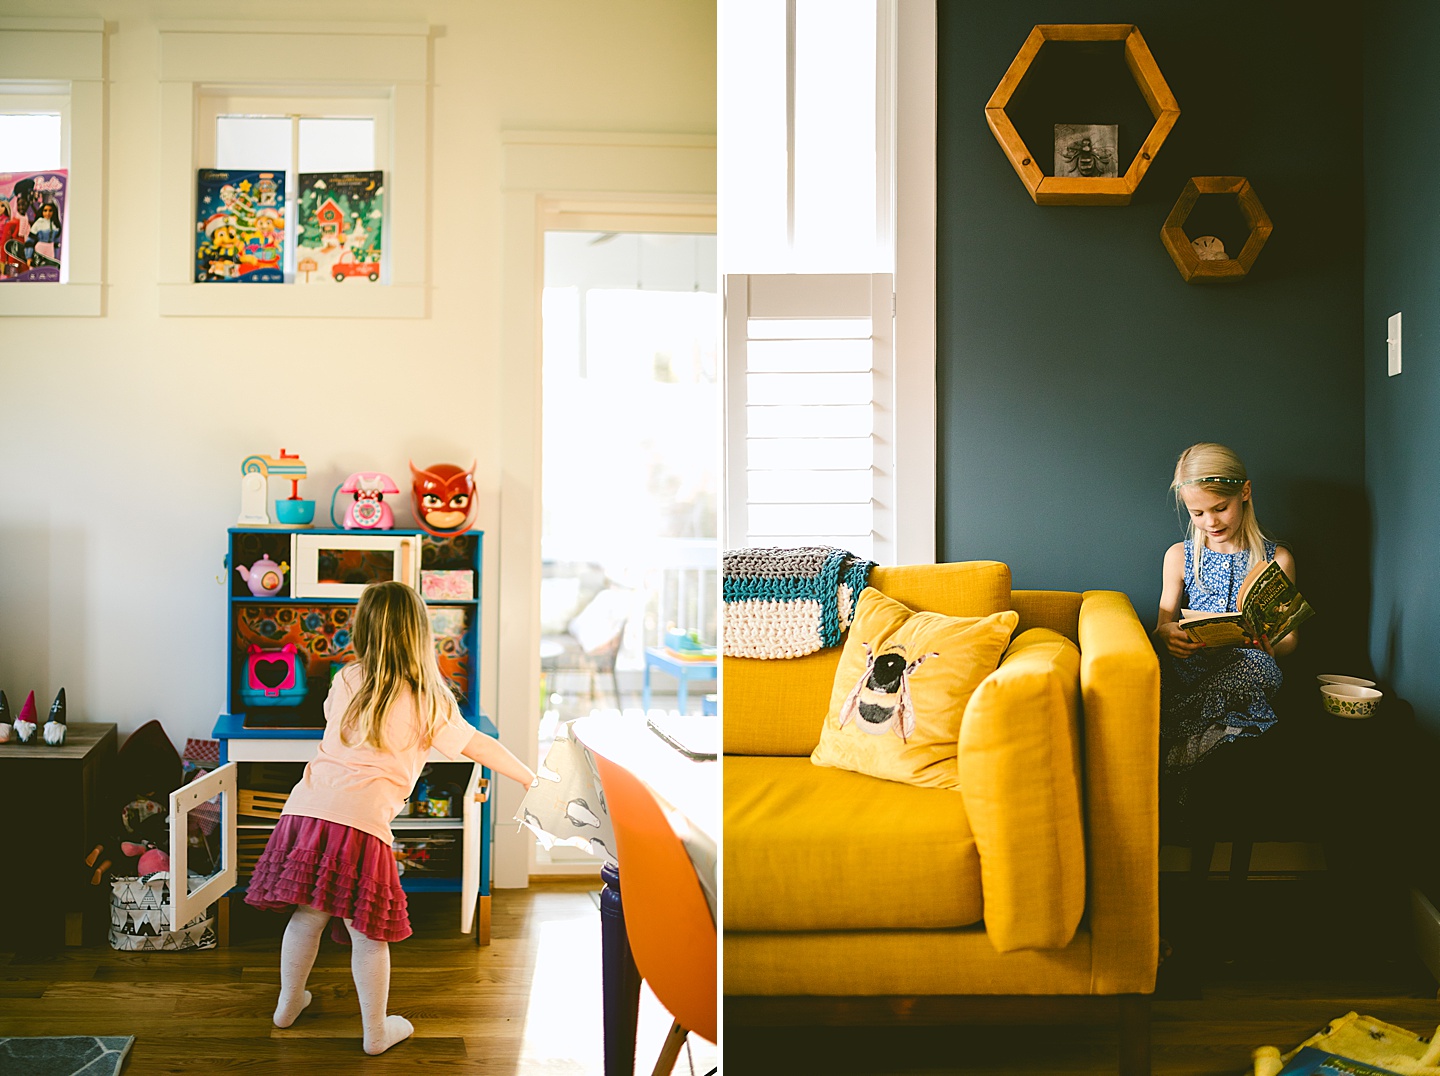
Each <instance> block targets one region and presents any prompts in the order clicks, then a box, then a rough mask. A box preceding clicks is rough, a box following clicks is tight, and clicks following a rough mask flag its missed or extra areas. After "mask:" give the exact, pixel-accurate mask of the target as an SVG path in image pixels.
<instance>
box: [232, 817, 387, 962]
mask: <svg viewBox="0 0 1440 1076" xmlns="http://www.w3.org/2000/svg"><path fill="white" fill-rule="evenodd" d="M245 903H246V904H253V905H254V906H255V907H257V908H264V909H266V910H268V911H272V912H283V911H285V910H286V909H288V908H291V907H293V906H294V905H296V904H308V905H310V906H311V907H314V908H319V909H320V910H321V911H323V912H329V913H330V914H331V915H333V916H336V917H338V918H340V919H349V920H350V921H351V922H352V923H354V925H355V929H356V930H358V931H360V933H361V934H364V935H365V936H366V937H367V938H373V939H375V940H376V941H384V942H395V941H401V940H402V939H404V938H408V937H409V936H410V934H411V931H410V915H409V912H408V911H407V910H406V906H405V891H404V890H403V889H401V888H400V872H399V871H398V870H396V868H395V853H394V852H392V851H391V850H390V848H389V846H388V845H386V843H385V842H384V841H382V840H381V839H380V838H379V837H377V836H375V835H374V834H373V833H362V832H361V831H360V830H358V829H352V828H351V827H350V826H342V825H340V823H338V822H327V821H325V820H324V819H321V818H308V817H306V816H304V815H293V814H287V815H281V817H280V821H279V823H278V824H277V825H276V826H275V832H274V833H272V834H271V835H270V840H269V841H268V842H267V843H266V845H265V851H264V852H262V853H261V854H260V859H259V861H258V862H257V863H256V864H255V872H254V874H253V875H252V876H251V878H250V885H249V888H248V889H247V890H246V893H245ZM330 926H331V930H330V935H331V937H333V938H334V939H335V940H336V941H339V942H344V943H348V942H349V940H350V939H349V937H348V935H347V934H346V931H345V928H344V926H343V925H341V924H338V923H333V922H332V923H331V925H330Z"/></svg>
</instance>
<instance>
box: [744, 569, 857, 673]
mask: <svg viewBox="0 0 1440 1076" xmlns="http://www.w3.org/2000/svg"><path fill="white" fill-rule="evenodd" d="M873 567H875V562H874V561H870V560H862V559H860V558H859V557H857V556H855V555H854V554H853V553H848V552H846V551H845V550H843V549H836V548H834V547H833V546H807V547H802V548H798V549H768V548H767V549H732V550H730V551H729V552H727V553H726V554H725V561H724V572H723V575H724V583H723V587H722V593H723V597H724V600H725V615H724V625H723V627H724V639H725V654H726V655H727V656H729V657H736V658H798V657H802V656H804V655H805V654H813V653H814V652H815V651H817V650H820V649H821V648H823V647H827V646H838V645H839V644H840V639H841V637H842V636H843V635H844V634H845V629H846V628H848V627H849V626H850V620H851V618H852V617H853V616H854V613H855V602H856V599H858V598H859V596H860V591H862V590H864V589H865V583H866V580H867V579H868V578H869V576H870V569H871V568H873Z"/></svg>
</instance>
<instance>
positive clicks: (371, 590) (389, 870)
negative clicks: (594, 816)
mask: <svg viewBox="0 0 1440 1076" xmlns="http://www.w3.org/2000/svg"><path fill="white" fill-rule="evenodd" d="M353 638H354V640H355V656H356V658H357V660H356V661H355V662H353V663H351V664H350V665H348V666H346V667H345V668H344V669H343V670H342V671H341V672H340V674H339V675H338V676H336V677H335V681H334V683H333V684H332V685H331V688H330V695H329V697H328V698H327V699H326V700H325V735H324V737H323V738H322V739H321V741H320V750H319V753H318V754H316V756H315V758H314V760H313V761H311V762H310V763H309V764H308V765H307V766H306V767H305V775H304V776H303V777H302V778H301V779H300V783H299V784H297V785H296V786H295V788H294V790H293V791H292V792H291V793H290V798H289V799H288V800H287V801H286V803H285V811H284V814H283V815H282V816H281V818H280V821H279V823H278V824H277V825H276V826H275V831H274V833H272V834H271V835H270V840H269V842H268V843H267V844H266V846H265V851H264V853H263V854H262V855H261V856H260V860H259V862H258V863H256V865H255V873H254V875H253V877H252V878H251V880H250V885H249V889H248V891H247V892H246V894H245V902H246V903H247V904H253V905H255V906H256V907H259V908H268V909H270V910H272V911H283V910H284V909H286V908H290V907H292V906H293V907H294V909H295V910H294V912H293V913H292V915H291V916H290V922H289V924H288V925H287V926H286V927H285V940H284V941H283V942H282V943H281V947H280V1001H279V1003H278V1004H277V1005H276V1007H275V1026H276V1027H289V1026H290V1025H291V1024H292V1023H294V1022H295V1018H296V1017H297V1016H299V1015H300V1012H301V1010H303V1009H304V1008H305V1006H307V1005H309V1004H310V991H308V990H306V989H305V982H306V980H307V979H308V978H309V976H310V968H311V967H312V966H313V965H314V963H315V954H316V953H317V952H318V951H319V948H320V935H321V934H322V933H323V931H324V929H325V924H326V923H327V922H329V920H330V918H331V917H332V916H338V917H339V918H341V919H343V920H344V921H345V927H346V929H347V930H348V931H349V935H350V942H351V945H352V946H353V950H352V953H351V961H350V967H351V971H352V972H353V974H354V976H355V992H356V994H357V995H359V998H360V1017H361V1020H362V1021H363V1023H364V1028H365V1038H364V1045H365V1052H366V1053H367V1054H380V1053H384V1052H385V1051H386V1050H388V1049H389V1048H390V1047H392V1046H394V1045H395V1044H396V1043H397V1042H400V1041H402V1040H404V1039H406V1038H408V1037H409V1036H410V1034H411V1033H412V1032H413V1031H414V1030H415V1028H414V1026H413V1025H412V1024H411V1023H410V1021H409V1020H406V1019H405V1018H404V1017H403V1016H394V1015H391V1016H387V1015H386V1013H385V1007H386V1002H387V1000H388V997H389V993H390V946H389V943H390V942H392V941H400V940H401V939H403V938H407V937H409V936H410V918H409V915H408V914H407V912H406V908H405V891H404V890H403V889H401V888H400V876H399V872H398V871H397V870H396V868H395V855H394V853H393V852H392V851H391V848H390V846H391V842H392V841H393V839H394V838H393V836H392V834H391V832H390V822H391V820H392V819H393V818H394V817H395V816H396V815H397V814H399V813H400V808H401V806H402V805H403V804H404V802H405V798H406V797H407V796H408V795H410V791H411V789H412V788H414V786H415V781H416V779H417V778H418V777H419V776H420V770H421V768H422V767H423V766H424V765H425V758H426V756H427V755H428V754H429V752H430V749H431V748H432V747H433V748H434V749H435V750H437V751H439V752H440V753H441V754H443V755H445V756H446V757H447V758H451V759H459V758H462V757H463V758H468V759H471V760H473V761H475V762H478V763H480V764H481V765H483V766H488V767H490V768H491V769H492V770H495V771H497V772H498V773H503V774H505V776H507V777H511V778H513V779H515V780H516V781H519V782H521V783H522V784H524V785H527V786H528V785H530V784H531V783H533V781H534V779H535V774H534V773H533V772H532V771H531V770H530V768H529V767H528V766H526V765H525V764H524V763H523V762H521V761H520V760H519V759H518V758H516V757H515V756H514V755H513V754H511V753H510V752H509V751H508V750H507V749H506V748H505V747H504V746H502V745H501V743H500V742H499V741H498V740H496V739H494V738H493V737H491V736H486V735H485V734H484V733H482V732H477V731H476V730H475V729H473V728H471V727H470V725H468V724H466V722H465V720H464V719H463V718H462V717H461V716H460V713H459V710H458V708H457V707H456V705H455V697H454V696H453V695H452V694H451V693H450V688H449V686H448V685H447V684H446V682H445V679H444V678H443V677H442V676H441V674H440V669H439V666H438V665H437V664H436V662H435V643H434V639H433V638H432V636H431V634H430V619H429V616H428V615H427V614H426V611H425V603H424V602H423V601H421V600H420V595H418V594H416V593H415V591H414V590H412V589H411V588H410V587H408V586H406V585H405V584H404V583H393V582H392V583H376V584H373V585H371V586H368V587H366V588H365V590H364V592H363V593H362V594H361V595H360V601H359V603H358V604H357V605H356V607H355V620H354V624H353Z"/></svg>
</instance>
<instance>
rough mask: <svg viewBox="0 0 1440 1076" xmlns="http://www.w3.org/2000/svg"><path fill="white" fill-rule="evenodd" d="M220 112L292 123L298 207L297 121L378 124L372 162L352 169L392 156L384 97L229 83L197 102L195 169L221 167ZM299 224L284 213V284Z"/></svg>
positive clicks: (385, 253) (383, 268)
mask: <svg viewBox="0 0 1440 1076" xmlns="http://www.w3.org/2000/svg"><path fill="white" fill-rule="evenodd" d="M222 116H256V117H264V118H266V119H283V120H287V121H288V122H289V123H290V125H291V135H290V148H291V155H292V157H293V158H294V159H293V160H292V164H291V169H290V171H289V172H287V173H286V179H285V182H286V188H285V194H286V198H287V200H288V201H289V203H290V205H291V207H292V208H294V207H295V206H296V204H297V199H298V196H299V180H300V161H299V156H298V150H299V146H300V142H299V133H298V127H297V125H298V123H299V122H300V121H302V120H309V119H332V118H335V119H368V120H370V121H371V122H372V123H373V124H374V128H373V134H374V145H373V146H372V153H373V164H372V165H371V167H370V168H368V169H366V168H355V169H352V171H356V172H364V171H377V170H379V169H377V168H376V167H375V166H376V165H380V164H383V163H384V162H385V161H386V159H387V157H388V155H389V146H390V108H389V102H388V100H387V99H386V98H384V97H375V96H368V95H362V94H359V93H357V94H356V95H353V96H351V95H345V96H341V95H337V94H331V95H326V96H324V97H313V96H304V97H302V96H296V95H294V94H289V93H284V92H277V93H274V94H256V93H254V92H250V91H235V90H234V89H232V88H226V87H210V88H208V89H207V91H206V92H205V93H203V94H201V96H200V98H199V100H198V101H197V102H196V130H195V154H196V157H197V159H198V160H200V161H202V162H206V163H201V164H198V165H196V167H197V168H219V167H220V164H219V163H218V162H217V160H216V155H217V151H218V142H219V129H218V122H219V120H220V118H221V117H222ZM384 171H385V173H386V175H388V174H389V170H388V169H385V170H384ZM292 180H293V182H292ZM389 202H390V200H389V198H388V197H387V198H386V199H384V201H383V203H382V206H381V212H382V214H383V216H382V218H381V225H382V229H383V231H382V235H383V237H384V242H385V246H384V249H383V250H382V251H381V256H380V283H381V284H382V285H383V286H385V287H389V286H390V205H389ZM298 223H299V222H298V220H297V217H296V214H295V213H293V212H291V213H287V214H286V217H285V243H286V252H285V264H284V265H283V266H282V268H283V269H284V270H285V283H286V284H291V283H293V282H294V276H295V244H296V242H297V236H298V231H299V228H298ZM192 271H193V266H192Z"/></svg>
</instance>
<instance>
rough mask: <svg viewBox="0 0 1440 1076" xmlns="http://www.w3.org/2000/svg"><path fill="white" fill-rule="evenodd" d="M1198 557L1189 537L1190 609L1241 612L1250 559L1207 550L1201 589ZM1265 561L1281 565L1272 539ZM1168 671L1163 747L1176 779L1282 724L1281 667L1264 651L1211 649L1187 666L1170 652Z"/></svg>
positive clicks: (1163, 683) (1164, 668)
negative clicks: (1275, 703)
mask: <svg viewBox="0 0 1440 1076" xmlns="http://www.w3.org/2000/svg"><path fill="white" fill-rule="evenodd" d="M1196 553H1197V550H1196V549H1195V547H1194V544H1193V543H1192V542H1191V540H1190V539H1188V538H1187V539H1186V540H1185V608H1186V609H1191V610H1194V611H1195V612H1197V613H1233V612H1236V611H1237V610H1236V600H1237V599H1238V597H1239V594H1240V584H1242V583H1243V582H1244V581H1245V575H1246V573H1247V572H1248V571H1249V569H1250V554H1249V553H1248V552H1245V551H1241V552H1239V553H1217V552H1216V551H1215V550H1213V549H1205V548H1201V549H1199V550H1198V553H1199V555H1200V586H1199V587H1196V586H1195V560H1194V558H1195V555H1196ZM1265 557H1266V559H1267V560H1273V559H1274V558H1275V543H1274V542H1272V541H1269V540H1268V539H1267V540H1266V542H1265ZM1160 672H1161V677H1160V743H1161V752H1162V755H1163V759H1164V764H1165V769H1166V770H1167V771H1169V772H1171V773H1178V772H1182V771H1184V770H1188V769H1190V767H1192V766H1194V765H1195V763H1197V762H1199V761H1200V760H1201V759H1202V758H1204V757H1205V756H1206V755H1208V754H1209V753H1210V752H1211V751H1212V750H1214V749H1215V748H1216V747H1219V746H1220V745H1221V744H1226V743H1230V742H1232V741H1234V740H1238V739H1240V738H1242V737H1246V736H1258V735H1260V734H1261V733H1262V732H1264V731H1265V730H1266V729H1268V728H1269V727H1270V726H1271V725H1273V724H1275V720H1276V717H1275V710H1274V708H1273V707H1272V706H1271V705H1270V699H1271V698H1272V697H1273V696H1274V694H1275V692H1276V690H1277V689H1278V688H1279V687H1280V679H1281V677H1280V666H1279V665H1277V664H1276V662H1275V659H1274V658H1273V657H1271V656H1270V655H1269V654H1267V653H1265V651H1263V650H1257V649H1255V648H1253V647H1243V646H1240V647H1226V648H1224V649H1218V648H1217V649H1213V650H1211V649H1204V650H1197V651H1196V652H1195V653H1194V654H1192V655H1191V656H1190V657H1188V658H1184V659H1180V658H1176V657H1174V656H1173V655H1171V654H1170V652H1169V651H1168V650H1167V651H1162V660H1161V664H1160Z"/></svg>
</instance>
